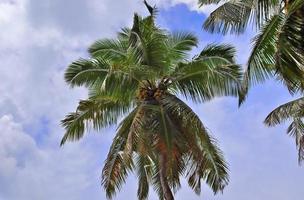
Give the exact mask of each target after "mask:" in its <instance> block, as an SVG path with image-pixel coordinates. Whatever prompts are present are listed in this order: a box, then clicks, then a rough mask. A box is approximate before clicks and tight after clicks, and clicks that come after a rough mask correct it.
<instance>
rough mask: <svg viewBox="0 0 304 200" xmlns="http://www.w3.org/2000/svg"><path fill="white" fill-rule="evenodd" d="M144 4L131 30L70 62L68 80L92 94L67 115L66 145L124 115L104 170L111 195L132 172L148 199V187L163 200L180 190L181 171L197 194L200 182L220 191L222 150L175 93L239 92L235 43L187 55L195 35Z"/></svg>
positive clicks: (224, 180) (224, 173) (224, 178)
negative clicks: (171, 28)
mask: <svg viewBox="0 0 304 200" xmlns="http://www.w3.org/2000/svg"><path fill="white" fill-rule="evenodd" d="M145 4H146V6H147V8H148V10H149V12H150V16H148V17H145V18H143V17H141V16H139V15H137V14H135V15H134V18H133V26H132V27H131V28H123V29H122V30H121V31H120V32H119V33H118V36H117V38H116V39H101V40H98V41H96V42H95V43H93V44H92V45H91V46H90V47H89V53H90V58H89V59H80V60H78V61H75V62H73V63H72V64H71V65H70V66H68V68H67V70H66V73H65V80H66V82H67V83H68V84H69V85H70V86H71V87H74V86H84V87H86V88H87V89H88V91H89V95H88V99H86V100H81V101H80V102H79V105H78V107H77V109H76V112H73V113H70V114H68V115H67V116H66V118H65V119H63V120H62V125H63V127H64V128H65V130H66V132H65V135H64V136H63V139H62V141H61V145H63V144H65V143H66V142H67V141H74V140H78V139H80V138H82V137H83V136H84V134H85V133H86V132H89V130H90V128H92V129H94V130H97V131H98V130H100V129H102V128H105V127H108V126H110V125H113V124H117V122H118V121H119V120H120V119H121V118H123V120H122V121H121V122H120V124H119V126H118V129H117V131H116V136H115V137H114V139H113V143H112V145H111V148H110V151H109V153H108V156H107V158H106V160H105V165H104V167H103V170H102V180H101V183H102V185H103V187H104V189H105V191H106V194H107V198H109V199H111V198H113V196H114V195H115V193H116V192H117V191H118V190H120V189H121V187H122V185H123V183H124V182H125V180H126V178H127V175H128V174H129V173H130V172H133V171H135V172H136V174H137V176H138V191H137V196H138V198H139V199H147V197H148V193H149V186H150V185H153V187H154V189H155V191H156V192H157V193H158V195H159V198H160V199H164V198H167V197H166V195H168V192H170V191H168V190H167V189H168V187H169V188H170V190H173V191H174V192H176V191H177V190H178V189H179V188H180V177H181V176H185V177H186V178H187V179H188V182H189V185H190V187H191V188H193V189H194V191H195V192H196V193H197V194H199V193H200V190H201V181H205V182H206V183H207V184H208V185H209V186H210V187H211V189H212V190H213V191H214V193H217V192H219V191H222V190H223V189H224V187H225V186H226V185H227V184H228V179H229V178H228V168H227V164H226V162H225V160H224V157H223V153H222V152H221V151H220V149H219V148H218V146H217V144H216V142H215V140H214V139H213V138H212V137H211V136H210V135H209V133H208V131H207V129H206V128H205V126H204V125H203V123H202V122H201V121H200V119H199V117H198V116H197V115H196V114H195V113H194V111H193V110H192V109H191V108H190V107H189V106H187V105H186V104H185V103H184V102H183V101H182V100H180V99H179V98H178V97H177V96H178V95H181V96H184V97H185V98H189V99H191V100H193V101H194V102H204V101H206V100H210V99H212V98H214V97H220V96H235V97H237V96H238V95H239V94H240V83H241V78H242V73H241V68H240V66H239V65H237V64H236V63H235V49H234V48H233V47H232V46H230V45H227V44H224V45H220V44H210V45H208V46H207V47H205V48H204V49H203V50H202V52H201V53H200V54H199V55H197V56H195V57H194V58H193V59H189V52H190V51H191V50H192V48H193V47H195V46H197V43H198V41H197V38H196V37H195V36H194V35H193V34H192V33H188V32H174V33H169V32H167V31H166V30H163V29H161V28H159V27H157V26H156V24H155V22H154V18H155V17H156V10H155V8H153V7H152V6H149V5H148V4H147V3H146V2H145ZM164 161H165V162H164ZM166 186H168V187H166Z"/></svg>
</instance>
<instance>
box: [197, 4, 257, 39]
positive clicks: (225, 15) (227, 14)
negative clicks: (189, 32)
mask: <svg viewBox="0 0 304 200" xmlns="http://www.w3.org/2000/svg"><path fill="white" fill-rule="evenodd" d="M250 14H251V7H250V6H249V5H247V4H244V3H243V2H241V1H234V0H230V1H227V2H225V3H224V4H223V5H221V6H220V7H218V8H217V9H216V10H214V11H213V12H212V13H211V14H210V16H209V17H208V18H207V19H206V21H205V22H204V25H203V28H204V29H205V30H207V31H210V32H212V33H213V32H217V33H218V32H221V33H223V34H226V33H228V32H230V33H242V32H244V30H245V29H246V27H247V24H248V22H249V20H250Z"/></svg>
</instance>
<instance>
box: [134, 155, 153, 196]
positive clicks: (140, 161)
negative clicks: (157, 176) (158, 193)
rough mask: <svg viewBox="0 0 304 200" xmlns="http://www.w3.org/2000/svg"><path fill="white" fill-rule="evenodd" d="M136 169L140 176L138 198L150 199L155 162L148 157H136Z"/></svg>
mask: <svg viewBox="0 0 304 200" xmlns="http://www.w3.org/2000/svg"><path fill="white" fill-rule="evenodd" d="M136 168H137V176H138V190H137V197H138V199H140V200H144V199H147V198H148V194H149V183H150V181H151V179H152V174H153V172H152V169H153V162H151V159H150V158H149V157H148V156H147V155H137V156H136Z"/></svg>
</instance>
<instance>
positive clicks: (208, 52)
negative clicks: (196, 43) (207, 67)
mask: <svg viewBox="0 0 304 200" xmlns="http://www.w3.org/2000/svg"><path fill="white" fill-rule="evenodd" d="M235 55H236V49H235V48H234V47H233V46H231V45H230V44H209V45H207V46H206V47H205V48H204V49H203V50H202V51H201V53H200V54H199V56H198V57H197V59H199V58H207V57H213V56H218V57H221V58H225V59H226V60H228V61H229V62H231V63H235Z"/></svg>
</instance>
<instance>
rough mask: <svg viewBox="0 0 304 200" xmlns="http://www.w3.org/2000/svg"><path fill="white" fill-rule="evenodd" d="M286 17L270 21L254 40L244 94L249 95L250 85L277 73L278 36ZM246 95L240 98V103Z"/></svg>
mask: <svg viewBox="0 0 304 200" xmlns="http://www.w3.org/2000/svg"><path fill="white" fill-rule="evenodd" d="M283 21H284V16H283V15H282V14H281V15H276V16H274V17H273V18H272V19H271V20H269V21H268V22H267V23H266V24H265V26H264V27H263V29H262V30H261V32H260V33H259V34H258V35H257V36H256V37H255V38H254V39H253V41H254V47H253V50H252V52H251V55H250V57H249V60H248V66H247V69H246V71H245V73H244V79H243V84H242V88H243V93H244V94H247V93H248V89H249V87H250V85H254V84H257V83H260V82H263V81H265V80H266V79H268V78H269V77H271V76H273V75H274V73H275V59H276V58H275V53H276V51H277V46H276V43H277V40H278V39H277V35H278V34H279V31H280V30H281V27H282V25H283ZM245 97H246V95H244V96H242V97H241V98H240V103H242V102H243V101H244V100H245Z"/></svg>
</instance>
